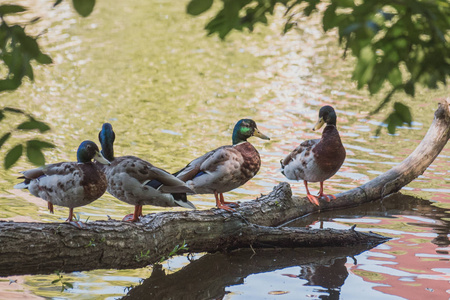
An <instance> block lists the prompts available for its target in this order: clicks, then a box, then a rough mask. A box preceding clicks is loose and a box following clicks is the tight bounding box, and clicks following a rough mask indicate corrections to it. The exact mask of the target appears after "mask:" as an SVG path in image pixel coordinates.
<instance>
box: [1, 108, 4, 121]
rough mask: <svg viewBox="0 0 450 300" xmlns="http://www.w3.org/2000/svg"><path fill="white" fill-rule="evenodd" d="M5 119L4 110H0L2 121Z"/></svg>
mask: <svg viewBox="0 0 450 300" xmlns="http://www.w3.org/2000/svg"><path fill="white" fill-rule="evenodd" d="M4 118H5V113H4V112H3V109H0V121H1V120H3V119H4Z"/></svg>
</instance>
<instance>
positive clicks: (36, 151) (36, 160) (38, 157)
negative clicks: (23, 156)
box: [27, 142, 45, 166]
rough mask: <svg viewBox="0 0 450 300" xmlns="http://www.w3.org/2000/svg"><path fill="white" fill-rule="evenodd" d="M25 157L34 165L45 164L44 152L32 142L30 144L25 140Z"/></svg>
mask: <svg viewBox="0 0 450 300" xmlns="http://www.w3.org/2000/svg"><path fill="white" fill-rule="evenodd" d="M27 157H28V160H29V161H30V162H31V163H33V164H34V165H36V166H43V165H44V164H45V157H44V154H42V151H41V149H40V148H39V147H35V146H33V145H32V144H31V145H30V143H29V142H27Z"/></svg>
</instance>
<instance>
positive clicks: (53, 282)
mask: <svg viewBox="0 0 450 300" xmlns="http://www.w3.org/2000/svg"><path fill="white" fill-rule="evenodd" d="M60 280H61V278H58V279H55V280H53V281H52V284H55V283H58V282H59V281H60Z"/></svg>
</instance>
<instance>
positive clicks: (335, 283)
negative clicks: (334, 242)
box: [298, 257, 348, 300]
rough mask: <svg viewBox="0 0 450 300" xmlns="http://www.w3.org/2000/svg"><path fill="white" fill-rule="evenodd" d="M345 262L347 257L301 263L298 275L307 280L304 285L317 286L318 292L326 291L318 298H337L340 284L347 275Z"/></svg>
mask: <svg viewBox="0 0 450 300" xmlns="http://www.w3.org/2000/svg"><path fill="white" fill-rule="evenodd" d="M346 262H347V258H345V257H344V258H336V259H332V260H331V261H330V263H329V264H317V263H311V264H308V265H303V266H301V268H302V270H301V273H300V274H299V275H298V277H299V278H302V279H306V280H307V281H308V282H307V283H306V284H305V285H310V286H317V287H319V288H318V291H319V292H324V293H326V294H325V295H322V296H320V297H319V298H320V299H330V300H331V299H339V296H340V291H341V286H342V285H343V284H344V282H345V279H346V278H347V276H348V271H347V267H346V266H345V263H346ZM320 287H321V288H323V289H320Z"/></svg>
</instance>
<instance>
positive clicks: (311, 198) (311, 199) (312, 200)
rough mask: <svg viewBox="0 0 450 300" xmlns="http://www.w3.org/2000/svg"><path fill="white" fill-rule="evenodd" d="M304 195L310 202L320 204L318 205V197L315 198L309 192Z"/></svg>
mask: <svg viewBox="0 0 450 300" xmlns="http://www.w3.org/2000/svg"><path fill="white" fill-rule="evenodd" d="M306 197H307V198H308V200H309V202H311V203H312V204H314V205H317V206H320V205H319V199H317V197H316V196H314V195H311V194H307V195H306Z"/></svg>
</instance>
